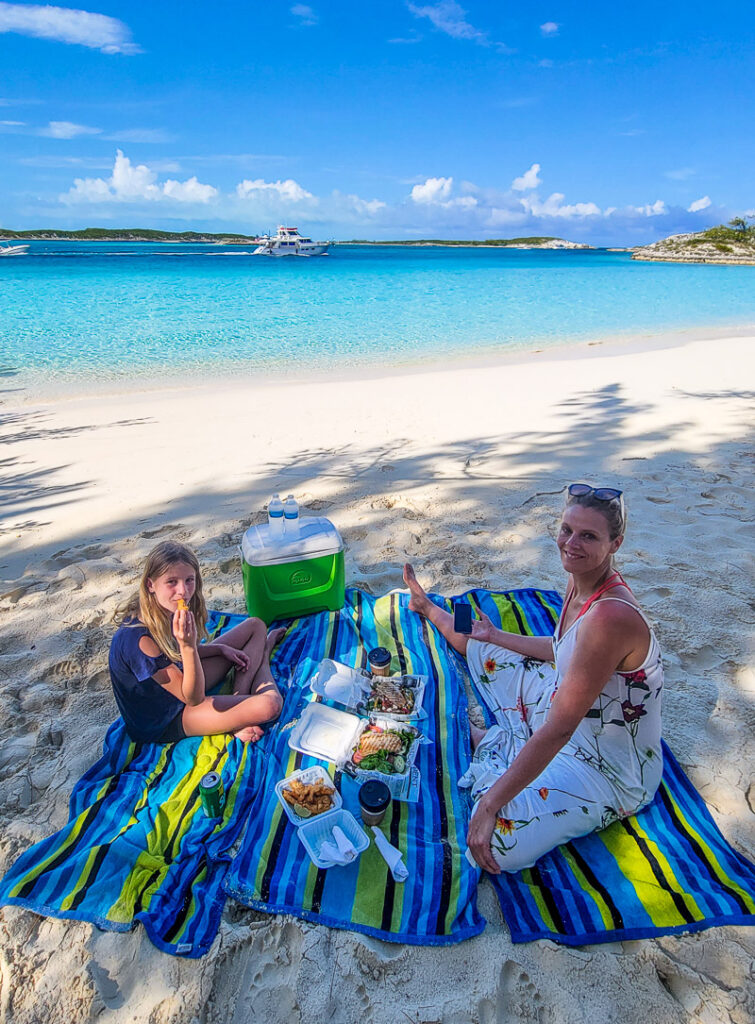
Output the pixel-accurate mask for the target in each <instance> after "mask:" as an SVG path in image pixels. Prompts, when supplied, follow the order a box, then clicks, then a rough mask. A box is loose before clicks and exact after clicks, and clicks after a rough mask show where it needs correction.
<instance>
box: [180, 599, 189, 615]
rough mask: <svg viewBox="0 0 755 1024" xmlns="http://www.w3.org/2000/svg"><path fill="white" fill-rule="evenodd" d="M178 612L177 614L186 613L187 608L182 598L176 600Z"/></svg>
mask: <svg viewBox="0 0 755 1024" xmlns="http://www.w3.org/2000/svg"><path fill="white" fill-rule="evenodd" d="M178 610H179V612H188V610H189V606H188V604H187V603H186V602H185V601H184V599H183V598H182V597H179V599H178Z"/></svg>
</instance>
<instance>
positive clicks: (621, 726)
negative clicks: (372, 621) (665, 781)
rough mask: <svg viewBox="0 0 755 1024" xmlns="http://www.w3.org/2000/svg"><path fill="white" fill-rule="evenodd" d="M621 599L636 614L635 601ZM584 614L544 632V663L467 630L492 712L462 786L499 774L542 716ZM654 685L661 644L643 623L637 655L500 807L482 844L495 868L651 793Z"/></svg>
mask: <svg viewBox="0 0 755 1024" xmlns="http://www.w3.org/2000/svg"><path fill="white" fill-rule="evenodd" d="M603 600H611V601H621V600H622V599H621V598H615V597H610V598H608V597H606V598H603ZM623 603H624V604H628V605H629V607H630V608H634V609H635V611H637V612H638V614H639V615H642V612H640V611H639V609H637V608H636V606H635V605H632V604H630V603H629V602H628V601H623ZM586 614H587V615H589V612H587V613H586ZM585 617H586V616H585V615H583V616H582V617H580V618H578V619H577V620H576V621H575V622H574V623H572V625H571V626H570V628H569V629H567V630H566V631H565V632H564V633H563V635H562V636H561V637H560V638H559V639H556V637H554V640H553V649H554V655H555V662H551V663H548V662H542V661H537V660H536V659H534V658H525V657H522V656H521V655H519V654H513V653H512V652H511V651H507V650H506V649H505V648H503V647H498V646H496V645H495V644H487V643H485V644H484V643H480V642H479V641H477V640H471V639H470V641H469V644H468V646H467V662H468V664H469V668H470V671H471V672H472V674H473V678H474V679H475V682H476V683H477V685H478V688H479V690H480V692H481V693H482V694H483V697H484V699H485V702H486V704H487V705H488V707H489V708H490V710H491V712H492V713H493V715H494V717H495V720H496V724H495V725H494V726H492V728H490V729H489V730H488V732H487V733H486V734H485V737H484V738H483V739H482V741H481V742H480V743H479V744H478V746H477V749H476V750H475V754H474V760H473V762H472V764H471V766H470V768H469V770H468V771H467V773H466V774H465V776H464V777H463V778H462V780H461V784H462V785H467V786H471V787H472V796H473V798H474V799H475V800H477V799H478V798H479V797H480V796H481V795H482V794H483V793H485V792H486V791H487V790H488V789H489V788H490V787H491V786H492V785H493V783H494V782H495V781H496V780H497V779H498V778H500V776H501V775H502V774H503V773H504V772H505V771H506V769H507V768H508V767H509V765H510V764H511V762H512V761H513V760H514V758H515V757H516V755H517V754H518V753H519V751H520V750H521V749H522V747H523V746H524V744H525V743H526V742H527V740H528V739H529V738H530V736H531V735H532V734H533V732H535V731H536V730H537V729H538V728H539V727H540V726H541V725H542V724H543V723H544V722H545V721H546V720H547V718H548V713H549V711H550V706H551V701H552V700H553V698H554V696H555V695H556V692H557V690H558V686H559V682H560V680H561V679H563V677H564V675H565V673H566V670H567V668H568V666H569V663H570V661H571V658H572V654H573V652H574V647H575V644H576V642H577V636H578V633H579V628H580V625H581V624H582V623H583V622H584V619H585ZM642 617H643V619H644V618H645V617H644V616H642ZM645 621H646V622H647V620H645ZM648 629H650V626H649V624H648ZM557 635H558V630H557ZM662 690H663V666H662V662H661V652H660V648H659V646H658V641H657V640H656V638H655V635H654V633H653V631H652V629H650V644H649V647H648V653H647V657H646V658H645V660H644V661H643V663H642V665H641V666H640V667H639V668H638V669H636V670H635V671H634V672H629V673H626V672H623V673H622V672H615V673H614V674H613V675H612V676H611V678H610V679H609V680H608V682H607V684H606V686H605V687H604V689H603V691H602V693H601V694H600V696H599V697H598V699H597V700H596V701H595V703H594V705H593V706H592V708H591V709H590V710H589V711H588V712H587V715H586V716H585V717H584V719H583V720H582V722H581V723H580V725H579V726H578V727H577V729H576V731H575V732H574V734H573V736H572V737H571V739H570V740H569V741H568V742H567V743H566V745H565V746H564V747H563V748H562V749H561V750H560V751H559V753H558V754H557V755H556V756H555V758H554V759H553V760H552V761H551V763H550V764H549V765H548V766H547V767H546V768H545V770H544V771H543V772H542V774H541V775H539V776H538V778H537V779H535V781H534V782H533V783H532V785H531V786H528V787H527V788H526V789H524V790H523V791H522V792H521V793H520V794H519V795H518V796H517V797H515V798H514V799H513V800H512V801H511V802H510V803H508V804H506V805H505V806H504V807H502V808H501V809H500V811H499V815H498V818H497V821H496V827H495V829H494V831H493V836H492V839H491V850H492V852H493V856H494V857H495V859H496V861H497V862H498V864H500V865H501V867H502V869H503V870H504V871H519V870H520V869H522V868H525V867H531V866H532V865H533V864H534V863H535V861H536V860H537V859H538V858H539V857H541V856H542V855H543V854H544V853H547V852H548V851H549V850H552V849H553V848H554V847H555V846H558V845H559V844H560V843H564V842H566V841H567V840H569V839H574V838H576V837H577V836H581V835H586V834H587V833H588V832H593V831H595V830H596V829H600V828H605V826H606V825H608V824H610V823H611V822H612V821H615V820H616V819H617V818H622V817H626V816H627V815H629V814H633V813H634V812H635V811H637V810H639V808H640V807H642V806H643V805H644V804H646V803H648V802H649V801H650V800H651V799H652V798H653V795H654V794H655V791H656V789H657V788H658V784H659V782H660V779H661V773H662V770H663V762H662V755H661V693H662Z"/></svg>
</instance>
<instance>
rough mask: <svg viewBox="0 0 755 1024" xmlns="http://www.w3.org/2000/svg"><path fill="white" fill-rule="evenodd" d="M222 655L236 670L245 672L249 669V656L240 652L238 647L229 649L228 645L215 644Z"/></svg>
mask: <svg viewBox="0 0 755 1024" xmlns="http://www.w3.org/2000/svg"><path fill="white" fill-rule="evenodd" d="M214 646H215V647H217V649H218V651H219V652H220V654H221V655H222V656H223V657H224V658H225V660H226V661H229V662H230V663H231V665H233V667H234V668H240V669H241V671H242V672H245V671H246V670H247V669H248V668H249V655H248V654H245V653H244V652H243V651H239V650H238V649H237V648H236V647H229V646H228V644H215V645H214Z"/></svg>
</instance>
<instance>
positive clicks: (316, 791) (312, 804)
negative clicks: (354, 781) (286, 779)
mask: <svg viewBox="0 0 755 1024" xmlns="http://www.w3.org/2000/svg"><path fill="white" fill-rule="evenodd" d="M334 792H335V790H334V789H333V787H332V786H328V785H327V783H326V782H325V781H324V780H323V779H318V780H317V781H316V782H310V783H307V782H302V781H301V779H292V780H291V782H290V783H289V784H288V786H286V787H285V788H284V789H283V799H284V800H285V801H286V803H287V804H288V805H289V806H290V807H292V808H293V810H294V814H296V815H298V817H300V818H311V817H312V816H313V815H315V814H322V813H323V811H329V810H330V808H331V807H332V806H333V800H332V796H333V793H334Z"/></svg>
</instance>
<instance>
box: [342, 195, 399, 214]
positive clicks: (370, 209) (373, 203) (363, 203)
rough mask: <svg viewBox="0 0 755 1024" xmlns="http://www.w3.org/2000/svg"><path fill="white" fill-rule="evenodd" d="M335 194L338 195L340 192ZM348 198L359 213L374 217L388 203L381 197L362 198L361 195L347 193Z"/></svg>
mask: <svg viewBox="0 0 755 1024" xmlns="http://www.w3.org/2000/svg"><path fill="white" fill-rule="evenodd" d="M334 195H335V196H336V197H337V196H338V193H337V192H336V193H334ZM346 200H347V202H349V203H351V206H352V207H353V209H354V210H355V211H356V212H357V213H361V214H365V215H366V216H367V217H374V216H375V214H376V213H377V212H378V211H379V210H385V209H386V207H387V205H388V204H387V203H384V202H382V201H381V200H380V199H360V198H359V196H353V195H347V196H346Z"/></svg>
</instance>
